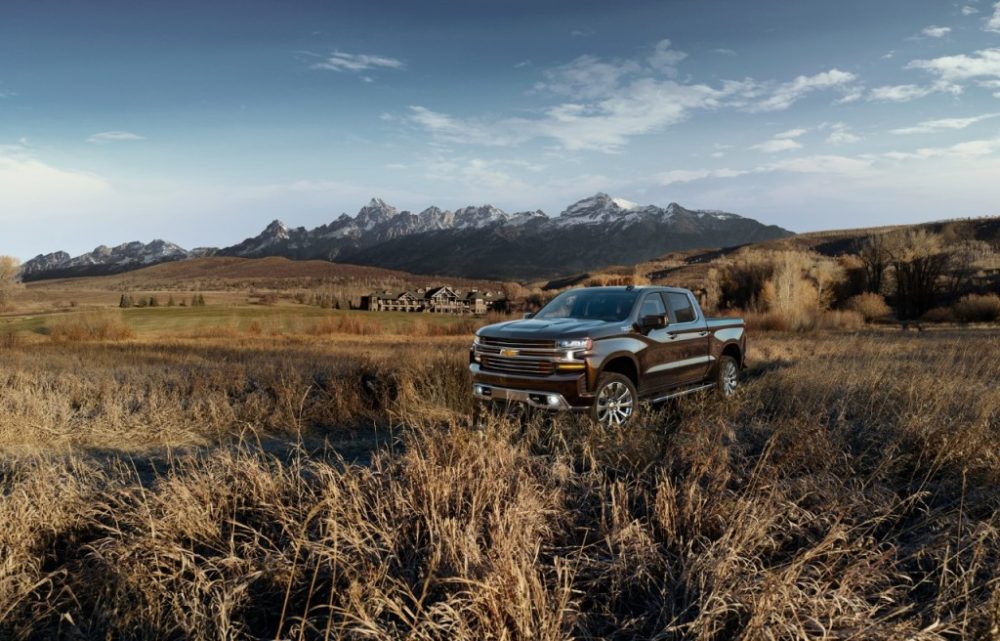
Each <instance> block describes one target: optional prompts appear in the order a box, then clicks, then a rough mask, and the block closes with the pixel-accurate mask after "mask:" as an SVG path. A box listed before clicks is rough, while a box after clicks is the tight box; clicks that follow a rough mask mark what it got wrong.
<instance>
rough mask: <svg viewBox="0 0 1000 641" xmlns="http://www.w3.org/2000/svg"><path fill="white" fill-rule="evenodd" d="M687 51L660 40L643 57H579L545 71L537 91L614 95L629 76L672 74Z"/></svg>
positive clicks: (590, 96)
mask: <svg viewBox="0 0 1000 641" xmlns="http://www.w3.org/2000/svg"><path fill="white" fill-rule="evenodd" d="M685 58H687V54H686V53H684V52H683V51H678V50H676V49H673V48H671V45H670V41H669V40H660V41H659V42H657V43H656V45H654V46H653V50H652V52H650V53H649V55H647V56H646V57H645V58H644V59H635V60H633V59H625V60H620V59H615V60H603V59H601V58H598V57H597V56H593V55H589V54H588V55H583V56H579V57H578V58H576V59H574V60H572V61H570V62H568V63H566V64H564V65H559V66H556V67H552V68H551V69H546V70H545V71H544V72H543V75H544V76H545V81H543V82H539V83H537V84H536V85H535V90H536V91H550V92H552V93H555V94H561V95H567V96H572V97H573V98H574V99H575V100H579V99H580V98H598V97H603V96H610V95H612V94H614V93H615V92H616V91H618V90H619V88H620V87H621V86H622V85H623V84H624V83H625V82H626V80H627V79H630V78H632V77H635V76H638V75H664V76H667V77H673V76H674V75H676V72H677V69H676V67H677V64H679V63H680V62H681V61H682V60H684V59H685Z"/></svg>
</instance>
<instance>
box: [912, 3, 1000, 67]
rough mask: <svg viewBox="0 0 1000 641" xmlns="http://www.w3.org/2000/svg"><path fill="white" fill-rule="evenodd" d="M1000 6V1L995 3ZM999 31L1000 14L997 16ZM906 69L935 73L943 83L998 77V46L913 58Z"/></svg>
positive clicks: (999, 50)
mask: <svg viewBox="0 0 1000 641" xmlns="http://www.w3.org/2000/svg"><path fill="white" fill-rule="evenodd" d="M997 4H998V6H1000V3H997ZM996 27H997V30H998V32H1000V16H997V25H996ZM906 68H907V69H922V70H924V71H927V72H929V73H932V74H934V75H936V76H937V77H938V78H939V79H940V80H941V81H942V82H944V83H957V82H962V81H965V80H971V79H973V78H1000V48H994V49H981V50H979V51H977V52H975V53H974V54H972V55H966V54H959V55H956V56H943V57H941V58H932V59H930V60H913V61H912V62H910V63H909V64H907V65H906Z"/></svg>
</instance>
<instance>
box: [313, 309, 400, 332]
mask: <svg viewBox="0 0 1000 641" xmlns="http://www.w3.org/2000/svg"><path fill="white" fill-rule="evenodd" d="M309 333H310V334H313V335H315V336H322V335H324V334H354V335H357V336H373V335H378V334H384V333H385V329H384V328H383V327H382V323H380V322H379V321H377V320H375V319H374V318H361V317H359V316H358V315H356V314H351V315H343V316H340V315H338V316H333V317H331V318H323V319H320V320H318V321H316V323H315V324H314V325H313V326H312V327H311V328H309Z"/></svg>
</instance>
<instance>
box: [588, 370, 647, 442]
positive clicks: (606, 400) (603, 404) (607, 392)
mask: <svg viewBox="0 0 1000 641" xmlns="http://www.w3.org/2000/svg"><path fill="white" fill-rule="evenodd" d="M638 409H639V393H638V392H637V391H636V389H635V384H634V383H633V382H632V380H631V379H630V378H629V377H628V376H624V375H622V374H614V373H610V372H609V373H605V374H601V376H600V378H598V379H597V390H596V391H595V393H594V404H593V405H592V406H591V408H590V418H592V419H593V420H594V421H595V422H597V423H599V424H601V425H604V426H605V427H613V428H620V427H624V426H626V425H628V424H629V423H630V422H631V421H632V419H633V418H634V417H635V413H636V410H638Z"/></svg>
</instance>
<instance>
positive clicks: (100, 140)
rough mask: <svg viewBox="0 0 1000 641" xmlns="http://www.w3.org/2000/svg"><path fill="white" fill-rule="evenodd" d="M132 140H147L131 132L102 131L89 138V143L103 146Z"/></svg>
mask: <svg viewBox="0 0 1000 641" xmlns="http://www.w3.org/2000/svg"><path fill="white" fill-rule="evenodd" d="M130 140H145V138H143V137H142V136H140V135H138V134H134V133H132V132H130V131H102V132H100V133H96V134H94V135H92V136H90V137H89V138H87V142H89V143H93V144H96V145H103V144H105V143H109V142H127V141H130Z"/></svg>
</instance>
